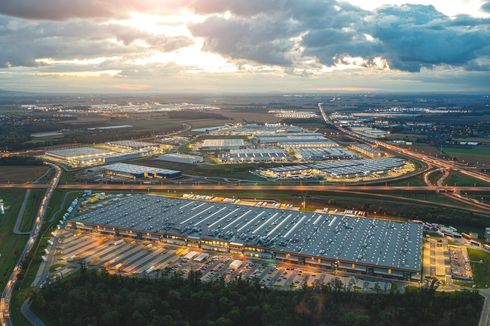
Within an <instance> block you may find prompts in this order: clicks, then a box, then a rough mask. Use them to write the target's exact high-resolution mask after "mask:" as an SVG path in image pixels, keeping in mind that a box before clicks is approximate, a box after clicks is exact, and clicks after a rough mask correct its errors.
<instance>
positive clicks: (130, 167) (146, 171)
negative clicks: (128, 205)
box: [97, 163, 182, 180]
mask: <svg viewBox="0 0 490 326" xmlns="http://www.w3.org/2000/svg"><path fill="white" fill-rule="evenodd" d="M97 171H102V172H103V173H104V175H106V176H109V177H117V178H125V179H133V180H134V179H148V178H151V179H154V178H157V179H170V178H177V177H180V176H181V175H182V172H180V171H175V170H168V169H159V168H153V167H148V166H142V165H135V164H127V163H114V164H110V165H104V166H101V167H99V168H97Z"/></svg>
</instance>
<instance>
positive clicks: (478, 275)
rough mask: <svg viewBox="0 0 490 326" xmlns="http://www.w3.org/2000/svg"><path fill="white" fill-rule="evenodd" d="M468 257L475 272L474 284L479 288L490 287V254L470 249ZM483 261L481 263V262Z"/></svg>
mask: <svg viewBox="0 0 490 326" xmlns="http://www.w3.org/2000/svg"><path fill="white" fill-rule="evenodd" d="M468 256H469V258H470V261H471V269H472V270H473V283H475V285H476V286H477V287H479V288H487V287H489V286H490V253H488V252H485V251H483V250H479V249H472V248H468ZM480 261H481V262H480Z"/></svg>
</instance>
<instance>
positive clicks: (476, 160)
mask: <svg viewBox="0 0 490 326" xmlns="http://www.w3.org/2000/svg"><path fill="white" fill-rule="evenodd" d="M442 151H443V152H444V153H446V154H447V155H449V156H451V157H454V158H456V159H457V160H458V161H460V162H467V163H470V164H477V165H481V164H485V165H487V166H488V165H490V145H479V146H474V147H443V148H442Z"/></svg>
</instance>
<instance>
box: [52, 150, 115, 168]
mask: <svg viewBox="0 0 490 326" xmlns="http://www.w3.org/2000/svg"><path fill="white" fill-rule="evenodd" d="M112 154H116V153H115V152H113V151H109V150H105V149H100V148H93V147H77V148H68V149H57V150H52V151H48V152H46V154H45V156H46V158H47V159H48V160H54V161H58V162H61V163H65V164H68V165H71V166H75V167H78V166H91V165H98V164H104V162H105V157H106V156H108V155H112Z"/></svg>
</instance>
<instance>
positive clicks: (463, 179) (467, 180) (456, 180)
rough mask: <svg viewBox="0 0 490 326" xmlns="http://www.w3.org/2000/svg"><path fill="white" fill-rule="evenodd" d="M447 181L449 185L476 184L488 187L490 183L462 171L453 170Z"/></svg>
mask: <svg viewBox="0 0 490 326" xmlns="http://www.w3.org/2000/svg"><path fill="white" fill-rule="evenodd" d="M445 183H446V184H447V185H448V186H463V187H464V186H469V187H471V186H476V187H488V186H490V183H488V182H485V181H482V180H478V179H475V178H472V177H469V176H467V175H464V174H462V173H460V172H451V174H449V177H448V178H447V179H446V181H445Z"/></svg>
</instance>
